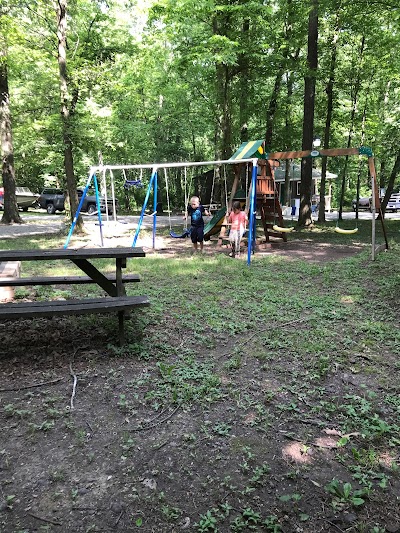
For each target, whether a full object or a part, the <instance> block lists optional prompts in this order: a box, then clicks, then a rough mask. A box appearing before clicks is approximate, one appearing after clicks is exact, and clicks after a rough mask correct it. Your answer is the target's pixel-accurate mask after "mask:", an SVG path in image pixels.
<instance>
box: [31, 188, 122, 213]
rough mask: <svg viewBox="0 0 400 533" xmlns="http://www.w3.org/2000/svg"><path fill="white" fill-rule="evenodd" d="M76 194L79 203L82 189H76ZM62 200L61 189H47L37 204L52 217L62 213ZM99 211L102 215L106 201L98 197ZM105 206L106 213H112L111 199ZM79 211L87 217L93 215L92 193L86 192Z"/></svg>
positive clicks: (94, 204)
mask: <svg viewBox="0 0 400 533" xmlns="http://www.w3.org/2000/svg"><path fill="white" fill-rule="evenodd" d="M76 192H77V194H78V199H79V201H80V200H81V198H82V195H83V189H77V190H76ZM64 199H65V195H64V192H63V191H62V190H61V189H55V188H47V189H43V191H42V193H41V195H40V196H39V199H38V203H39V206H40V207H41V208H42V209H46V211H47V212H48V214H49V215H54V213H56V212H57V211H64V209H65V207H64ZM99 200H100V211H101V212H102V213H105V212H106V201H105V198H104V196H100V198H99ZM107 206H108V209H107V211H108V213H109V214H112V213H113V201H112V198H110V197H108V198H107ZM115 206H116V209H117V210H118V202H117V200H116V201H115ZM81 211H82V212H83V213H87V214H88V215H94V214H95V213H96V212H97V205H96V196H95V193H94V191H88V192H87V194H86V196H85V199H84V201H83V204H82V209H81Z"/></svg>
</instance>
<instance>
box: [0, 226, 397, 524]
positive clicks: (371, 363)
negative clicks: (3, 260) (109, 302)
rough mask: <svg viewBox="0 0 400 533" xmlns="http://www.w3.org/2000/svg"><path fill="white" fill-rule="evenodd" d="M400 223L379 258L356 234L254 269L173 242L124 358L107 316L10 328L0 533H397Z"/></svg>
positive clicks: (160, 259) (1, 408)
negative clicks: (148, 306) (72, 532)
mask: <svg viewBox="0 0 400 533" xmlns="http://www.w3.org/2000/svg"><path fill="white" fill-rule="evenodd" d="M399 229H400V225H399V223H398V222H395V221H393V222H391V224H388V231H389V238H390V244H391V249H390V250H389V251H388V252H387V253H381V254H380V255H379V256H378V257H377V260H376V261H374V262H371V261H370V249H369V247H368V246H367V244H366V243H367V242H368V241H367V239H368V237H367V234H368V227H367V225H365V227H363V225H362V224H361V230H360V234H357V235H355V236H351V237H348V236H345V237H343V236H338V235H337V234H335V233H334V232H333V229H332V227H330V226H327V227H320V228H318V227H316V228H314V230H313V231H311V232H301V233H298V234H296V235H293V236H292V235H290V242H289V243H287V245H281V246H280V247H279V248H273V249H269V250H267V251H265V253H259V254H256V255H255V256H254V258H253V262H252V265H251V266H250V267H248V266H247V265H246V264H245V261H243V260H232V259H230V258H229V257H227V255H226V252H223V253H220V252H217V251H216V250H215V249H214V248H213V247H212V246H209V247H207V248H206V253H205V254H204V255H203V256H200V255H196V256H192V255H191V252H190V245H189V243H187V242H182V241H179V243H178V242H176V241H175V242H173V243H170V246H169V248H168V249H167V250H166V251H165V253H156V254H149V255H148V256H147V257H146V258H144V259H140V260H134V261H132V262H131V263H129V265H128V270H129V272H138V273H140V275H141V277H142V282H141V283H140V284H132V285H131V286H128V292H129V293H131V294H135V293H137V294H148V295H149V297H150V299H151V301H152V305H151V307H150V308H147V309H146V310H144V311H142V312H140V314H132V316H131V317H130V319H129V320H128V321H127V330H128V342H127V344H126V345H125V346H124V347H122V348H120V347H117V345H116V329H117V327H116V326H117V324H116V318H115V317H114V316H109V317H98V316H94V317H79V318H77V317H65V318H59V319H52V320H45V319H43V320H39V319H38V320H34V321H20V322H15V323H12V322H9V323H2V324H1V325H0V346H1V348H0V352H1V366H0V373H1V374H0V375H1V385H0V420H1V422H0V423H1V428H2V432H1V433H2V435H1V444H0V461H1V462H0V474H1V475H0V480H1V481H0V488H1V492H0V531H4V532H7V533H11V532H12V533H17V532H18V533H28V532H29V533H31V532H36V531H40V532H42V531H51V532H53V531H54V532H55V531H58V532H64V531H65V532H69V531H74V532H87V533H88V532H99V531H121V532H128V531H144V532H150V531H152V532H179V531H185V530H186V531H196V532H215V531H220V532H241V531H243V532H248V531H270V532H280V531H282V532H287V533H292V532H310V533H314V532H322V531H327V532H337V531H339V532H340V531H348V532H350V531H351V532H368V533H380V532H382V533H383V532H385V531H389V532H394V531H400V475H399V469H400V456H399V449H400V395H399V370H400V362H399V352H400V333H399V305H398V299H399V294H400V266H399V265H400V246H399V244H398V242H399V238H398V237H399ZM350 239H351V240H350ZM61 242H62V240H60V238H59V237H54V238H52V239H50V238H46V239H44V238H35V239H32V238H31V239H30V240H29V241H28V240H27V239H25V240H19V239H16V240H14V241H11V242H10V241H7V242H5V241H0V246H1V247H2V248H9V247H13V248H23V247H34V246H40V247H50V246H60V244H61ZM172 248H173V250H174V254H173V255H172V254H170V251H171V249H172ZM55 266H56V264H49V265H48V266H47V269H48V272H44V271H43V270H41V272H42V273H43V274H46V273H49V272H52V273H54V274H57V273H58V272H56V271H55ZM107 266H108V263H107V261H104V262H103V267H104V268H105V269H107ZM28 268H29V271H28V270H27V271H26V272H25V273H26V274H33V273H37V272H38V269H39V268H42V269H43V265H40V264H37V263H32V264H30V265H29V266H28ZM68 268H70V267H68V265H66V266H65V269H68ZM82 290H83V291H86V292H87V291H94V290H95V289H90V288H89V289H88V288H87V287H84V288H78V287H74V288H72V289H71V288H70V287H61V288H60V287H59V288H58V289H51V288H43V287H37V288H35V289H30V290H27V289H24V290H19V291H18V292H17V295H16V296H17V298H27V297H35V298H37V299H40V298H44V299H46V298H69V297H73V296H76V295H77V294H78V293H79V291H82Z"/></svg>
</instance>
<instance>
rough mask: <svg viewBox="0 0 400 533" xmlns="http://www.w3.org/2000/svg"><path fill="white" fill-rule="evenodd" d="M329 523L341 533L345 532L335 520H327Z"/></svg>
mask: <svg viewBox="0 0 400 533" xmlns="http://www.w3.org/2000/svg"><path fill="white" fill-rule="evenodd" d="M327 522H328V524H330V525H331V526H333V527H335V528H336V529H337V530H338V531H340V533H344V531H343V529H342V528H340V527H339V526H337V525H336V524H335V523H334V522H331V521H330V520H327Z"/></svg>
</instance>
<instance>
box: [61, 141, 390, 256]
mask: <svg viewBox="0 0 400 533" xmlns="http://www.w3.org/2000/svg"><path fill="white" fill-rule="evenodd" d="M244 144H246V146H245V147H244V148H243V145H242V146H241V147H240V148H239V150H238V151H237V152H236V153H235V154H234V155H233V156H232V157H231V158H230V159H227V160H215V161H195V162H181V163H178V162H175V163H151V164H150V163H149V164H138V165H102V164H101V165H98V166H93V167H91V168H90V172H89V177H88V180H87V183H86V186H85V189H84V191H83V194H82V198H81V200H80V203H79V206H78V209H77V212H76V214H75V216H74V219H73V222H72V225H71V228H70V231H69V234H68V237H67V240H66V242H65V245H64V248H67V247H68V244H69V242H70V239H71V236H72V233H73V231H74V228H75V226H76V222H77V219H78V216H79V214H80V211H81V207H82V204H83V201H84V198H85V196H86V194H87V191H88V189H89V187H90V185H91V184H92V181H93V183H94V188H95V193H96V204H97V216H98V221H99V228H100V238H101V245H102V246H103V232H102V225H103V224H102V217H101V212H100V199H99V188H98V180H97V174H99V173H101V174H102V177H103V185H104V190H105V191H106V173H107V172H110V175H111V191H112V195H113V203H114V217H115V216H116V215H115V213H116V210H115V197H114V177H113V171H114V170H120V171H122V172H123V173H125V171H126V170H131V169H139V170H144V169H150V170H151V178H150V181H149V185H148V187H147V192H146V197H145V200H144V203H143V206H142V210H141V214H140V217H139V222H138V226H137V228H136V231H135V235H134V238H133V242H132V247H135V246H136V242H137V239H138V236H139V233H140V230H141V226H142V223H143V218H144V216H145V211H146V209H147V205H148V203H149V198H150V194H151V191H153V213H152V214H151V215H150V216H152V217H153V232H152V244H153V249H155V238H156V229H157V217H156V214H157V203H158V198H157V195H158V170H159V169H167V168H186V167H200V166H216V165H238V164H244V163H249V164H251V165H252V168H251V182H250V187H249V200H250V201H249V213H250V216H249V234H248V245H247V264H248V265H250V263H251V256H252V253H253V250H254V246H255V236H256V220H255V212H256V202H257V170H258V160H259V159H267V160H285V159H300V158H304V157H312V158H314V157H323V156H330V157H334V156H347V155H358V156H367V158H368V168H369V173H370V177H371V185H372V239H371V241H372V242H371V244H372V252H371V258H372V260H374V259H375V258H376V255H377V253H379V252H380V251H382V250H384V249H388V248H389V244H388V239H387V234H386V228H385V224H384V218H383V214H382V210H381V203H380V199H379V193H378V188H377V181H376V171H375V163H374V158H373V153H372V150H371V148H369V147H364V146H361V147H359V148H330V149H329V148H328V149H321V150H301V151H292V152H271V153H265V152H264V150H261V149H260V146H261V144H263V141H250V142H249V143H244ZM252 146H253V147H254V150H253V151H252ZM249 154H251V155H252V157H248V156H249ZM260 155H261V157H260ZM246 156H247V157H246ZM242 157H243V158H242ZM105 200H106V206H107V197H106V198H105ZM226 207H227V208H228V206H226ZM376 213H378V214H379V215H380V220H381V223H382V231H383V235H384V240H385V242H384V243H383V244H380V245H378V246H377V245H376ZM106 217H107V220H108V212H107V209H106ZM288 229H289V228H288ZM290 230H291V228H290ZM345 232H346V230H342V233H345ZM351 233H353V231H351Z"/></svg>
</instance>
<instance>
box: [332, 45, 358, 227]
mask: <svg viewBox="0 0 400 533" xmlns="http://www.w3.org/2000/svg"><path fill="white" fill-rule="evenodd" d="M364 47H365V36H364V35H363V36H362V39H361V46H360V53H359V55H358V58H357V61H358V64H359V65H361V60H362V57H363V54H364ZM360 87H361V66H360V68H359V69H358V72H357V77H356V80H355V82H354V90H353V94H352V107H351V118H350V129H349V135H348V136H347V148H350V146H351V143H352V140H353V131H354V122H355V117H356V112H357V104H358V93H359V91H360ZM348 163H349V156H348V155H346V157H345V159H344V167H343V171H342V184H341V189H340V205H339V215H338V218H339V220H343V204H344V193H345V189H346V174H347V165H348Z"/></svg>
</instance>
